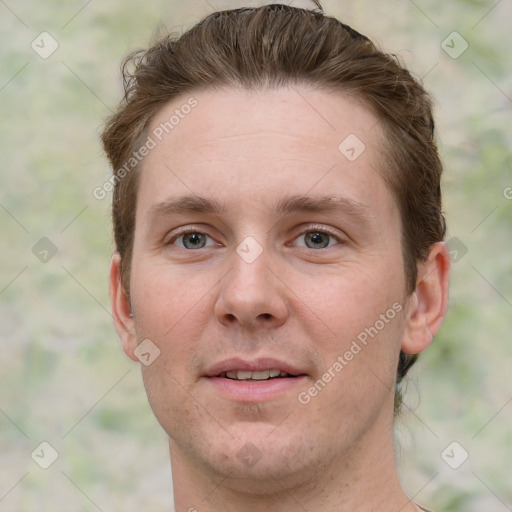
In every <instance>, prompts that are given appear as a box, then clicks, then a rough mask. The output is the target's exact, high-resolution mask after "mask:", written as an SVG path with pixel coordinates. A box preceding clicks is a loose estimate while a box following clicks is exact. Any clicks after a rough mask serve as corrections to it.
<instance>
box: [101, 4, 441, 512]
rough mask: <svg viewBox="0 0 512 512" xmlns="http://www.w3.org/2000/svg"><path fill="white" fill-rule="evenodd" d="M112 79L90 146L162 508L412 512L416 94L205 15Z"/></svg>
mask: <svg viewBox="0 0 512 512" xmlns="http://www.w3.org/2000/svg"><path fill="white" fill-rule="evenodd" d="M127 62H128V63H131V64H133V65H134V70H133V71H131V72H128V71H127V66H125V67H124V70H125V84H126V96H125V99H124V100H123V102H122V103H121V105H120V107H119V110H118V112H117V113H116V114H114V115H113V116H112V117H111V118H110V119H109V121H108V123H107V126H106V129H105V132H104V133H103V136H102V137H103V143H104V147H105V150H106V152H107V155H108V157H109V159H110V161H111V164H112V166H113V169H114V177H113V181H114V185H115V189H114V197H113V220H114V235H115V242H116V252H115V254H114V256H113V258H112V264H111V272H110V293H111V300H112V309H113V316H114V320H115V325H116V329H117V331H118V333H119V336H120V338H121V341H122V345H123V348H124V351H125V352H126V354H127V355H128V356H129V357H131V358H132V359H133V360H135V361H138V360H140V361H141V362H142V363H143V364H142V366H141V368H142V372H143V379H144V384H145V387H146V391H147V394H148V399H149V402H150V404H151V407H152V409H153V411H154V413H155V416H156V417H157V419H158V421H159V422H160V424H161V425H162V427H163V428H164V429H165V431H166V432H167V434H168V435H169V447H170V455H171V465H172V473H173V488H174V496H175V508H176V510H177V511H178V512H182V511H194V510H197V511H199V512H202V511H220V510H223V511H224V510H226V511H241V510H244V511H251V512H252V511H255V512H256V511H263V510H272V511H288V510H308V511H309V510H311V511H312V510H315V511H323V512H334V511H336V512H348V511H350V512H368V511H371V510H375V511H377V510H378V511H382V512H398V511H402V512H413V511H418V510H424V509H422V508H420V507H419V505H417V504H415V503H414V502H413V501H411V500H410V499H409V497H408V496H407V494H406V493H405V492H404V490H403V489H402V487H401V485H400V482H399V479H398V476H397V471H396V463H395V458H394V453H393V420H394V415H395V414H396V413H398V412H399V406H400V392H399V386H398V384H399V383H400V381H401V379H402V378H403V377H404V376H405V374H406V373H407V371H408V369H409V367H410V366H411V365H412V364H413V363H414V361H415V358H416V357H417V354H419V353H420V352H422V351H423V350H425V349H426V348H427V347H428V346H429V344H430V343H431V342H432V339H433V337H434V335H435V334H436V332H437V331H438V329H439V327H440V325H441V323H442V320H443V317H444V314H445V312H446V307H447V295H448V277H449V269H450V263H449V255H448V251H447V249H446V246H445V244H444V243H443V241H442V240H443V237H444V233H445V223H444V217H443V214H442V211H441V193H440V186H439V181H440V176H441V169H442V167H441V163H440V161H439V157H438V153H437V149H436V145H435V141H434V123H433V120H432V114H431V104H430V100H429V97H428V95H427V93H426V92H425V91H424V90H423V88H422V87H421V85H420V84H418V83H417V82H416V81H415V80H414V79H413V78H412V77H411V75H410V74H409V73H408V72H407V71H406V70H405V69H403V68H402V67H401V66H400V65H399V64H398V63H397V62H396V60H395V59H394V58H392V57H390V56H388V55H386V54H384V53H382V52H380V51H379V50H377V49H376V48H375V47H374V46H373V44H372V43H371V42H370V41H369V40H368V39H367V38H366V37H364V36H362V35H361V34H359V33H357V32H356V31H354V30H353V29H351V28H350V27H347V26H346V25H343V24H342V23H340V22H339V21H338V20H335V19H333V18H329V17H327V16H325V15H324V14H323V13H322V12H321V11H319V10H305V9H298V8H293V7H289V6H284V5H269V6H264V7H261V8H254V9H238V10H232V11H224V12H219V13H214V14H212V15H211V16H209V17H207V18H206V19H205V20H203V21H202V22H201V23H200V24H198V25H197V26H196V27H193V28H192V29H190V30H189V31H188V32H186V33H185V34H183V35H182V36H181V37H180V38H173V37H170V36H169V37H164V38H163V39H161V40H159V41H157V42H156V43H155V45H154V46H153V47H151V48H150V49H149V50H148V51H147V52H143V53H137V54H134V55H132V56H131V57H130V58H129V59H128V60H127Z"/></svg>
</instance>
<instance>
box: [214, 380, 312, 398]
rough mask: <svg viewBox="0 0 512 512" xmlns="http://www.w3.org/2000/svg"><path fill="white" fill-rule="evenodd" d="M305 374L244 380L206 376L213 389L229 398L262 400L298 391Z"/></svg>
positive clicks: (301, 387) (303, 385)
mask: <svg viewBox="0 0 512 512" xmlns="http://www.w3.org/2000/svg"><path fill="white" fill-rule="evenodd" d="M306 378H307V377H306V376H300V377H292V378H275V379H269V380H260V381H244V380H234V379H227V378H225V377H208V378H207V380H208V381H209V382H210V383H211V384H212V385H213V387H214V388H215V390H216V391H217V392H218V393H220V394H221V395H222V396H223V397H225V398H227V399H229V400H235V401H239V402H264V401H266V400H271V399H272V398H276V397H278V396H279V395H282V394H284V393H286V392H290V391H293V390H295V391H296V393H299V390H300V389H303V388H304V387H305V380H306Z"/></svg>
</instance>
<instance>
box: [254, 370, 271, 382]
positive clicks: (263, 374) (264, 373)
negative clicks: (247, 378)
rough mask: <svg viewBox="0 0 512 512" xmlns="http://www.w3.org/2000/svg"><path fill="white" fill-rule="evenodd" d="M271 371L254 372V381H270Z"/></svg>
mask: <svg viewBox="0 0 512 512" xmlns="http://www.w3.org/2000/svg"><path fill="white" fill-rule="evenodd" d="M269 373H270V370H264V371H261V372H252V378H253V379H254V380H265V379H268V376H269Z"/></svg>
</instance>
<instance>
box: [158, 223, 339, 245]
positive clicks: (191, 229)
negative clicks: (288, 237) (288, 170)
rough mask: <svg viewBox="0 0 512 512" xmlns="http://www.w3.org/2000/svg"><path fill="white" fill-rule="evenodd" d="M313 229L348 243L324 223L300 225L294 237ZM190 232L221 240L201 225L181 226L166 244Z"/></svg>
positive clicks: (172, 242)
mask: <svg viewBox="0 0 512 512" xmlns="http://www.w3.org/2000/svg"><path fill="white" fill-rule="evenodd" d="M313 231H318V232H321V233H325V234H327V235H329V236H332V237H333V238H335V239H336V241H337V242H338V243H339V244H345V243H347V240H346V238H343V237H341V236H340V234H339V233H338V232H337V231H335V230H334V229H331V228H328V227H326V226H324V225H322V224H307V225H303V226H301V227H300V231H298V232H297V233H296V235H295V236H294V237H293V240H295V239H296V238H297V237H299V236H300V235H303V234H305V233H309V232H313ZM188 233H200V234H203V235H206V236H208V237H210V238H211V239H212V240H214V241H215V242H216V243H217V244H218V243H219V242H217V240H215V239H214V238H213V237H212V236H211V235H210V234H208V233H207V230H205V229H204V228H201V227H198V226H183V227H181V228H177V230H175V231H174V233H173V234H172V236H171V237H170V238H169V240H167V241H166V242H165V243H164V245H171V244H174V242H175V241H176V240H177V239H178V238H179V237H180V236H182V235H186V234H188Z"/></svg>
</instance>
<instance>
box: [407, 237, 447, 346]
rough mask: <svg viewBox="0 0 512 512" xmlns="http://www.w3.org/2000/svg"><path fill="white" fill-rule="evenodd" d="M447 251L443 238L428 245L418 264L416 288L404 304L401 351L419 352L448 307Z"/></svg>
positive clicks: (427, 341) (440, 321) (438, 325)
mask: <svg viewBox="0 0 512 512" xmlns="http://www.w3.org/2000/svg"><path fill="white" fill-rule="evenodd" d="M449 275H450V254H449V252H448V248H447V247H446V244H445V243H444V242H437V243H435V244H433V245H432V247H431V248H430V252H429V256H428V259H427V261H426V262H425V263H423V264H421V265H420V267H419V268H418V279H417V282H416V289H415V291H414V292H413V294H412V295H411V297H410V299H409V302H408V305H407V322H406V326H405V331H404V336H403V339H402V351H403V352H405V353H406V354H419V353H420V352H423V350H425V349H426V348H427V347H428V346H429V345H430V344H431V343H432V341H433V339H434V336H435V335H436V333H437V331H438V330H439V328H440V327H441V324H442V323H443V319H444V316H445V314H446V309H447V307H448V278H449Z"/></svg>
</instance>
